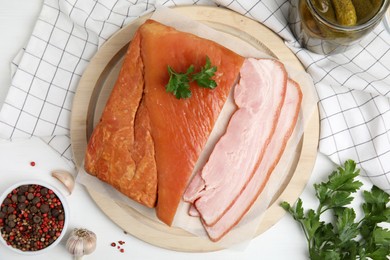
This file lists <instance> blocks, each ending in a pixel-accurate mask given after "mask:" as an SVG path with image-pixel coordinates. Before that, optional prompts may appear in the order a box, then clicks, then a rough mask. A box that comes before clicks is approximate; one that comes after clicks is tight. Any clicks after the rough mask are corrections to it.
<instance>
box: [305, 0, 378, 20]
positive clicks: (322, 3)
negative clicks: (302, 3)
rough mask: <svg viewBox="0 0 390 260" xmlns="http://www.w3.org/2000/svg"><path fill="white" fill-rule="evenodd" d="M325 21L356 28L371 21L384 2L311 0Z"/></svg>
mask: <svg viewBox="0 0 390 260" xmlns="http://www.w3.org/2000/svg"><path fill="white" fill-rule="evenodd" d="M311 2H312V4H313V6H314V8H315V9H316V11H317V12H318V13H319V14H320V15H321V16H322V18H324V19H325V20H327V21H329V22H332V23H335V24H338V25H341V26H355V25H359V24H363V23H365V22H367V21H368V20H370V19H371V18H372V17H373V16H374V15H375V14H376V13H377V12H378V10H379V9H380V7H381V5H382V2H383V0H311Z"/></svg>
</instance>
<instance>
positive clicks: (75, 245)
mask: <svg viewBox="0 0 390 260" xmlns="http://www.w3.org/2000/svg"><path fill="white" fill-rule="evenodd" d="M66 249H68V251H69V253H71V254H72V255H74V256H75V259H81V258H82V257H83V256H84V255H88V254H90V253H92V252H93V251H95V249H96V235H95V233H93V232H92V231H89V230H87V229H84V228H75V229H74V230H73V231H72V233H71V234H70V237H69V238H68V241H67V242H66Z"/></svg>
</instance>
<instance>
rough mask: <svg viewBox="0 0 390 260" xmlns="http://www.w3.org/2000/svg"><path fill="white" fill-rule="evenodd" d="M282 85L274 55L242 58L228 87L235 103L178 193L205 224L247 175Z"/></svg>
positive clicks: (263, 143) (275, 114)
mask: <svg viewBox="0 0 390 260" xmlns="http://www.w3.org/2000/svg"><path fill="white" fill-rule="evenodd" d="M286 85H287V72H286V70H285V68H284V66H283V64H282V63H280V62H279V61H276V60H273V59H253V58H248V59H246V60H245V61H244V63H243V66H242V67H241V69H240V81H239V83H238V84H237V85H236V86H235V89H234V101H235V103H236V105H237V107H238V109H237V110H236V111H235V112H234V114H233V115H232V117H231V119H230V122H229V124H228V126H227V129H226V133H225V134H224V135H223V136H222V137H221V138H220V140H219V141H218V142H217V144H216V145H215V147H214V149H213V151H212V153H211V155H210V157H209V160H208V161H207V163H206V164H205V166H204V167H203V169H202V170H201V171H200V173H199V175H198V176H196V177H195V178H193V181H191V182H190V183H189V185H188V187H187V189H186V191H185V193H184V196H183V199H184V200H185V201H187V202H191V203H193V204H194V206H195V208H196V209H197V211H198V212H199V214H200V216H201V218H202V221H203V223H204V224H205V225H206V226H213V225H215V223H217V221H219V220H220V219H221V217H222V216H223V215H224V214H225V213H226V212H227V211H228V210H229V208H231V207H232V206H233V205H234V202H235V201H236V200H237V199H238V198H239V196H240V194H241V193H242V191H243V189H244V188H245V186H246V185H248V183H249V181H250V180H251V179H252V177H253V175H254V173H255V171H256V169H257V168H258V166H259V164H260V163H261V161H262V158H263V156H264V154H265V151H266V149H267V147H268V144H269V143H270V140H271V137H272V135H273V133H274V132H275V128H276V125H277V122H278V118H279V115H280V111H281V108H282V105H283V102H284V98H285V94H286Z"/></svg>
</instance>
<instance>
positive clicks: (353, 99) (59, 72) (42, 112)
mask: <svg viewBox="0 0 390 260" xmlns="http://www.w3.org/2000/svg"><path fill="white" fill-rule="evenodd" d="M157 5H163V6H169V7H171V6H177V5H217V6H221V7H226V8H229V9H231V10H233V11H236V12H238V13H241V14H243V15H245V16H247V17H250V18H252V19H254V20H257V21H259V22H260V23H262V24H264V25H266V26H267V27H269V28H270V29H272V30H273V31H274V32H275V33H277V34H278V35H279V36H281V37H282V38H283V39H284V40H285V42H286V45H287V46H288V47H289V48H290V49H291V50H292V51H293V52H294V53H295V54H296V56H297V57H298V58H299V60H300V61H301V62H302V63H303V65H304V66H305V68H306V71H307V72H308V73H309V74H310V75H311V76H312V77H313V80H314V82H315V86H316V90H317V93H318V96H319V100H320V101H319V110H320V127H321V131H320V144H319V150H320V152H322V153H324V154H325V155H327V156H328V157H329V158H330V159H331V160H333V161H334V162H335V163H337V164H343V163H344V161H345V160H347V159H354V160H355V161H356V162H358V163H359V167H360V168H361V169H362V172H361V174H362V176H365V177H367V178H369V179H370V180H371V181H372V183H373V184H375V185H377V186H379V187H381V188H383V189H385V190H387V191H390V132H389V130H390V104H389V97H390V32H389V31H388V30H386V27H385V25H384V24H383V23H381V24H379V26H378V27H377V28H375V30H374V31H373V32H372V33H370V34H369V35H368V36H367V37H366V38H365V39H364V40H363V41H362V42H361V43H360V45H359V46H357V47H356V48H354V49H352V50H350V51H347V52H345V53H343V54H338V55H333V56H323V55H318V54H314V53H312V52H309V51H307V50H306V49H303V48H301V47H300V46H299V44H298V43H297V41H296V40H295V38H294V36H293V34H292V33H291V30H290V29H289V27H288V25H287V20H288V12H289V7H290V3H289V1H287V0H262V1H261V0H215V1H212V0H203V1H202V0H200V1H196V0H167V1H161V0H150V1H148V0H138V1H137V0H44V3H43V7H42V11H41V13H40V15H39V17H38V20H37V22H36V25H35V27H34V29H33V32H32V35H31V37H30V39H29V41H28V43H27V46H26V47H25V48H24V49H23V52H22V53H21V55H19V56H18V59H15V61H14V62H13V65H14V68H15V70H14V74H13V79H12V84H11V86H10V89H9V92H8V95H7V97H6V100H5V103H4V105H3V107H2V109H1V111H0V136H1V137H2V138H5V139H14V138H25V137H31V136H38V137H41V138H42V139H43V140H45V141H46V142H47V143H48V144H49V145H50V146H51V147H53V148H54V149H55V150H56V151H58V152H59V153H61V154H62V155H63V157H64V158H66V159H68V160H69V161H71V160H72V153H71V147H70V137H69V135H70V134H69V132H70V115H71V112H72V111H71V108H72V101H73V97H74V94H75V92H76V90H77V85H78V82H79V80H80V78H81V76H82V74H83V71H84V70H85V68H86V66H87V65H88V63H89V61H90V60H91V58H92V57H93V55H94V54H95V53H96V52H97V51H98V49H99V47H100V46H101V45H102V44H103V43H104V42H105V41H106V40H107V39H109V38H110V36H111V35H112V34H113V33H115V32H116V31H118V30H119V29H120V28H122V27H123V26H124V25H126V24H127V23H129V22H131V21H132V20H134V19H136V18H138V17H139V16H142V15H144V14H146V13H149V12H152V11H153V10H155V8H156V6H157Z"/></svg>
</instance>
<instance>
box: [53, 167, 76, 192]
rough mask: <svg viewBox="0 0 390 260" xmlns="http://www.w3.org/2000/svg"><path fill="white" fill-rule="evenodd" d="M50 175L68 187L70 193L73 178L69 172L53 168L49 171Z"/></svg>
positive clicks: (72, 186)
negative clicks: (53, 169)
mask: <svg viewBox="0 0 390 260" xmlns="http://www.w3.org/2000/svg"><path fill="white" fill-rule="evenodd" d="M51 175H52V176H53V177H54V178H56V179H57V180H59V181H60V182H62V184H64V185H65V187H66V188H67V189H68V191H69V194H72V191H73V188H74V178H73V175H72V174H71V173H70V172H67V171H62V170H55V171H53V172H52V173H51Z"/></svg>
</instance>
